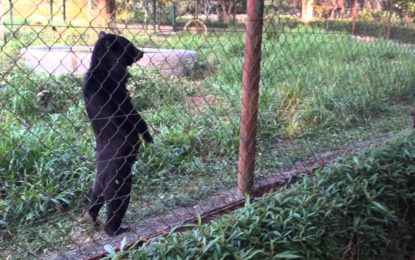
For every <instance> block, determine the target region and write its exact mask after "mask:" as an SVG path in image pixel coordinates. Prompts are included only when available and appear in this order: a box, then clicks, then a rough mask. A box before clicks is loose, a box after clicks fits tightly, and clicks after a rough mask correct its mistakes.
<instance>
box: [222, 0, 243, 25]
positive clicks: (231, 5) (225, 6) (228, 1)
mask: <svg viewBox="0 0 415 260" xmlns="http://www.w3.org/2000/svg"><path fill="white" fill-rule="evenodd" d="M242 3H243V1H242V0H220V1H219V4H220V19H221V20H222V21H223V22H224V23H226V24H229V22H230V18H231V16H232V15H235V8H236V6H237V5H238V4H242Z"/></svg>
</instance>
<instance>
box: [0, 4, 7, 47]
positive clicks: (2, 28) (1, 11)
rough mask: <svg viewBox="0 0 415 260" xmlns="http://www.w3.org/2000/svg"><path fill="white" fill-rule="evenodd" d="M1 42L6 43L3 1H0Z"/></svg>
mask: <svg viewBox="0 0 415 260" xmlns="http://www.w3.org/2000/svg"><path fill="white" fill-rule="evenodd" d="M0 14H1V17H0V40H3V41H6V40H5V38H4V14H3V0H0Z"/></svg>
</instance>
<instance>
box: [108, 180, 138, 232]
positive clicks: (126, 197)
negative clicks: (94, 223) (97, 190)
mask: <svg viewBox="0 0 415 260" xmlns="http://www.w3.org/2000/svg"><path fill="white" fill-rule="evenodd" d="M131 184H132V176H131V175H129V176H127V177H125V178H122V177H115V178H114V179H113V180H111V181H110V183H109V185H108V187H107V188H106V189H105V192H104V196H105V202H106V204H107V222H106V223H105V228H104V230H105V232H106V233H107V234H108V235H109V236H116V235H119V234H121V233H124V232H126V231H128V230H129V229H128V228H122V227H121V224H122V219H123V217H124V215H125V212H126V211H127V208H128V204H129V203H130V192H131Z"/></svg>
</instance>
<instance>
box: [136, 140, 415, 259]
mask: <svg viewBox="0 0 415 260" xmlns="http://www.w3.org/2000/svg"><path fill="white" fill-rule="evenodd" d="M414 160H415V134H413V133H412V134H408V135H406V136H404V137H402V138H400V139H399V140H395V141H394V142H391V143H389V144H387V145H384V146H382V147H380V148H377V149H374V150H371V151H367V152H365V153H363V154H360V155H358V156H352V157H348V158H345V159H343V160H342V161H341V162H340V163H336V164H332V165H328V166H326V167H324V168H323V169H321V170H318V171H317V172H316V173H315V175H314V176H304V178H303V179H302V180H301V181H299V182H298V183H296V184H294V185H292V186H290V187H288V188H284V189H282V190H280V191H278V192H276V193H274V194H271V195H269V196H266V197H265V198H262V199H260V200H259V201H258V202H255V203H250V204H249V203H248V205H247V206H246V207H245V208H243V209H241V210H238V211H236V212H234V213H231V214H227V215H226V216H224V217H222V218H220V219H217V220H215V221H213V222H212V223H210V224H203V225H201V224H197V225H196V226H195V228H194V229H193V230H192V231H187V232H184V233H171V234H169V235H166V236H164V237H159V238H156V239H153V240H151V241H149V242H147V243H145V245H144V246H143V247H141V248H139V249H137V250H131V251H129V252H128V254H129V257H130V258H131V259H159V258H162V259H176V258H183V259H193V258H197V259H217V258H225V257H228V258H235V259H259V258H277V259H278V258H306V259H339V258H360V259H379V257H381V258H384V259H385V258H388V259H389V258H405V257H408V256H409V255H410V251H409V250H411V248H410V245H411V243H413V239H414V237H413V234H414V231H415V218H414V214H413V213H414V210H415V207H414V205H415V196H414V192H415V166H414Z"/></svg>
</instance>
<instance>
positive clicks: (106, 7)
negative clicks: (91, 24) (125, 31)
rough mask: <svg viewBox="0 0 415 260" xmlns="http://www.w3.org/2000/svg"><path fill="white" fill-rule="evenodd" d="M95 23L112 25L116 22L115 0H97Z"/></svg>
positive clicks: (105, 25) (97, 24)
mask: <svg viewBox="0 0 415 260" xmlns="http://www.w3.org/2000/svg"><path fill="white" fill-rule="evenodd" d="M95 6H96V12H95V18H96V19H95V25H96V26H103V27H110V26H111V23H113V22H115V0H95Z"/></svg>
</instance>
